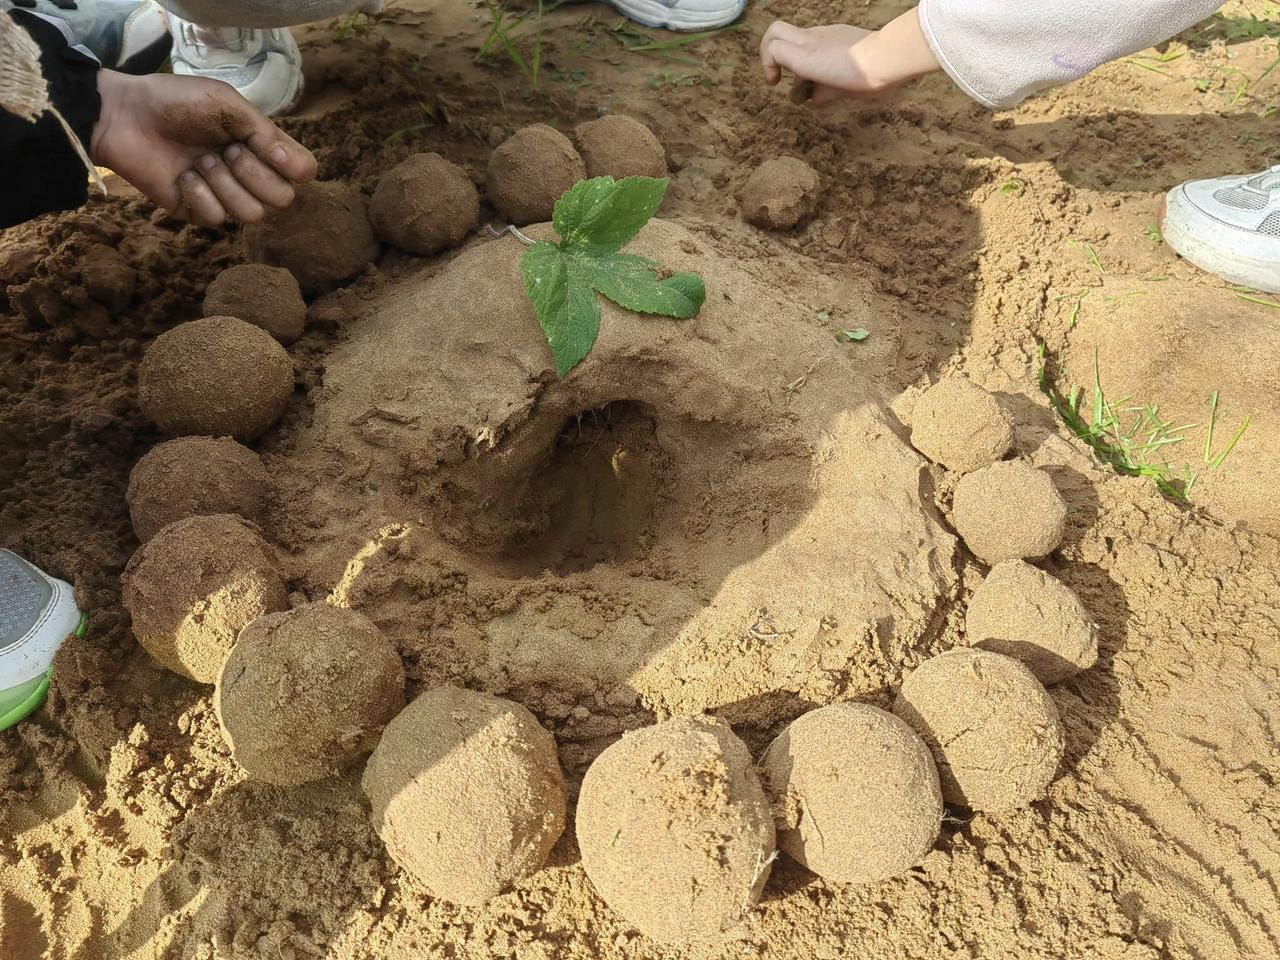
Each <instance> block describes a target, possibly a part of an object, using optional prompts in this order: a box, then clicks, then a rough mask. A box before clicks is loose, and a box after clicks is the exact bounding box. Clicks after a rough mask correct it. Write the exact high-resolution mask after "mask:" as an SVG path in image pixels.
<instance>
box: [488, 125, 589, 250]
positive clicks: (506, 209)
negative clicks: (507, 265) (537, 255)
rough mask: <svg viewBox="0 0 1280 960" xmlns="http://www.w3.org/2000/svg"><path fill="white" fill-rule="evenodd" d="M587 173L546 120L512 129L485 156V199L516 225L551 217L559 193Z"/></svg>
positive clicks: (583, 165)
mask: <svg viewBox="0 0 1280 960" xmlns="http://www.w3.org/2000/svg"><path fill="white" fill-rule="evenodd" d="M586 175H587V168H586V165H585V164H584V163H583V162H582V157H580V156H578V151H577V150H575V149H574V147H573V144H572V143H570V142H569V138H568V137H566V136H565V135H564V134H563V133H561V132H560V131H559V130H554V129H552V128H551V127H549V126H547V125H546V124H545V123H535V124H533V125H532V126H528V127H525V128H523V129H522V130H517V131H516V132H515V133H514V134H512V135H511V136H510V137H509V138H508V139H507V140H506V141H505V142H503V143H502V144H501V145H500V146H499V147H498V149H496V150H494V151H493V156H491V157H490V158H489V171H488V174H487V190H488V193H489V202H490V203H492V204H493V206H494V209H496V210H497V211H498V213H500V214H501V215H502V216H504V217H506V218H507V219H508V220H510V221H511V222H512V223H514V224H516V225H518V226H524V225H525V224H526V223H538V222H540V221H544V220H550V219H551V212H552V210H554V209H555V205H556V201H557V200H559V199H560V196H561V194H563V193H564V192H565V191H566V190H568V189H569V188H570V187H572V186H573V185H574V184H575V183H577V182H578V181H579V180H581V179H583V178H584V177H585V176H586Z"/></svg>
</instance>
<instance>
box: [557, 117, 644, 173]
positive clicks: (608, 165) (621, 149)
mask: <svg viewBox="0 0 1280 960" xmlns="http://www.w3.org/2000/svg"><path fill="white" fill-rule="evenodd" d="M573 136H574V138H575V139H576V140H577V141H578V149H579V150H580V151H581V152H582V159H583V162H584V163H585V164H586V166H587V176H588V177H613V178H614V179H615V180H621V179H622V178H623V177H665V176H666V175H667V151H666V150H665V149H663V146H662V143H661V141H659V140H658V138H657V137H655V136H654V135H653V131H652V130H650V129H649V128H648V127H646V126H645V125H644V124H643V123H641V122H640V121H639V120H633V119H632V118H631V117H624V116H622V115H621V114H618V113H611V114H609V115H608V116H605V117H601V118H600V119H599V120H589V121H588V122H586V123H580V124H578V126H577V127H575V128H574V131H573Z"/></svg>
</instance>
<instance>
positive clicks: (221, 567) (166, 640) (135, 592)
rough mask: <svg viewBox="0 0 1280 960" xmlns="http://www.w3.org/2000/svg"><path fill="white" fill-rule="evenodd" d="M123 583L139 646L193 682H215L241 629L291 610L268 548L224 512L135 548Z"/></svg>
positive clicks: (183, 523) (182, 524)
mask: <svg viewBox="0 0 1280 960" xmlns="http://www.w3.org/2000/svg"><path fill="white" fill-rule="evenodd" d="M122 585H123V588H124V589H123V597H122V599H123V602H124V606H125V609H127V610H128V611H129V615H130V616H131V617H132V618H133V635H134V636H135V637H137V639H138V642H139V643H140V644H142V646H143V647H145V648H146V650H147V652H148V653H150V654H151V655H152V656H153V657H155V658H156V659H157V660H158V661H160V663H162V664H164V666H166V667H168V668H169V669H170V670H172V671H174V672H175V673H180V674H182V675H183V676H185V677H190V678H191V679H192V680H195V681H197V682H199V683H213V682H214V681H215V680H217V678H218V672H219V671H220V670H221V669H222V662H223V661H224V660H225V659H226V657H227V654H228V653H229V652H230V651H231V646H232V644H234V643H235V640H236V636H237V635H238V634H239V633H240V630H241V629H242V628H243V627H244V626H245V625H246V624H248V623H250V622H252V621H254V620H257V619H258V618H259V617H261V616H264V615H265V614H268V613H275V612H276V611H278V610H283V609H285V608H286V607H287V606H288V605H289V595H288V592H287V590H286V587H285V582H284V578H283V577H282V576H281V573H280V568H279V566H278V565H277V563H276V558H275V556H274V555H273V553H272V550H271V547H270V546H268V545H267V543H266V541H264V540H263V539H262V537H261V536H260V535H259V534H258V531H257V528H255V527H253V526H251V525H249V524H247V523H245V522H244V521H243V520H241V519H240V518H239V517H233V516H230V515H228V514H213V515H211V516H204V517H188V518H187V519H185V520H179V521H177V522H176V523H171V524H169V525H168V526H167V527H165V528H164V529H162V530H161V531H160V532H159V533H157V534H156V535H155V536H154V537H152V538H151V539H150V540H148V541H147V542H146V543H145V544H143V545H142V546H141V547H140V548H138V552H137V553H135V554H134V555H133V557H132V559H130V561H129V566H128V567H127V568H126V569H125V572H124V576H123V577H122Z"/></svg>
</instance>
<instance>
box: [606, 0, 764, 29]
mask: <svg viewBox="0 0 1280 960" xmlns="http://www.w3.org/2000/svg"><path fill="white" fill-rule="evenodd" d="M605 2H606V3H608V4H609V6H611V7H613V9H615V10H617V11H618V12H619V13H620V14H622V15H623V16H624V17H626V18H627V19H628V20H634V21H635V22H636V23H638V24H640V25H642V26H645V27H653V28H654V29H659V30H679V31H682V32H685V33H688V32H691V31H695V30H715V29H717V28H719V27H727V26H728V25H729V24H731V23H733V21H735V20H737V19H738V18H739V17H740V16H742V11H743V10H745V9H747V0H605Z"/></svg>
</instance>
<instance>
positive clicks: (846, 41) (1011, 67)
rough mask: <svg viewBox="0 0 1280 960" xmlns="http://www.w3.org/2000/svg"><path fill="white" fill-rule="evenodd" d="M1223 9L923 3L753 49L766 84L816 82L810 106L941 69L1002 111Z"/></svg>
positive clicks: (1163, 4)
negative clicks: (787, 76)
mask: <svg viewBox="0 0 1280 960" xmlns="http://www.w3.org/2000/svg"><path fill="white" fill-rule="evenodd" d="M1222 3H1223V0H1125V2H1120V3H1117V2H1115V0H1076V2H1074V3H1069V4H1068V3H1062V2H1061V0H1020V2H1017V3H1013V2H1005V3H999V4H996V3H993V2H992V0H922V2H921V3H920V5H919V6H918V7H917V8H915V9H913V10H909V11H907V12H906V13H905V14H903V15H902V16H900V17H898V18H897V19H896V20H894V21H893V22H892V23H890V24H889V25H888V26H886V27H884V28H883V29H881V30H877V31H865V30H860V29H858V28H857V27H848V26H841V25H835V26H828V27H814V28H811V29H809V30H801V29H799V28H797V27H793V26H791V25H790V24H786V23H782V22H778V23H775V24H774V25H773V26H771V27H770V28H769V30H768V32H767V33H766V34H765V36H764V39H763V40H762V41H761V44H760V59H761V63H762V64H763V65H764V72H765V80H766V82H768V83H770V84H774V83H777V82H778V81H779V80H780V79H781V76H782V70H783V69H786V70H788V71H790V72H791V73H793V74H795V75H796V76H797V77H799V78H801V79H804V80H812V81H814V82H815V83H816V84H817V89H816V91H815V93H814V102H815V103H822V102H825V101H828V100H832V99H836V98H838V97H841V96H853V97H859V96H875V95H876V94H879V93H883V92H885V91H887V90H891V89H893V88H894V87H897V86H900V85H901V84H903V83H906V82H908V81H910V80H914V79H916V78H917V77H920V76H923V75H924V74H926V73H931V72H933V71H935V70H939V69H942V70H945V71H946V72H947V74H948V75H949V76H950V77H951V79H952V80H954V81H955V83H956V85H957V86H959V87H960V89H962V90H964V92H965V93H967V94H969V96H971V97H973V98H974V99H975V100H977V101H979V102H980V103H983V104H985V105H986V106H989V107H1010V106H1013V105H1015V104H1017V103H1019V102H1021V101H1022V100H1023V99H1025V98H1026V97H1028V96H1030V95H1031V94H1033V93H1035V92H1036V91H1038V90H1043V89H1045V88H1046V87H1051V86H1055V85H1057V84H1062V83H1067V82H1069V81H1071V80H1076V79H1079V78H1080V77H1083V76H1084V75H1085V74H1087V73H1089V72H1090V71H1092V70H1094V69H1096V68H1097V67H1099V66H1101V65H1102V64H1104V63H1106V62H1108V61H1109V60H1115V59H1118V58H1120V57H1124V56H1127V55H1129V54H1131V53H1137V52H1138V51H1139V50H1145V49H1146V48H1147V47H1149V46H1151V45H1153V44H1155V43H1159V42H1161V41H1163V40H1166V39H1168V38H1169V37H1171V36H1174V35H1175V34H1178V33H1180V32H1181V31H1183V30H1185V29H1187V28H1188V27H1190V26H1193V25H1194V24H1196V23H1197V22H1199V21H1200V20H1202V19H1204V18H1205V17H1207V16H1209V14H1211V13H1213V12H1214V11H1215V10H1217V9H1218V8H1219V7H1221V6H1222ZM993 8H995V9H993Z"/></svg>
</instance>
